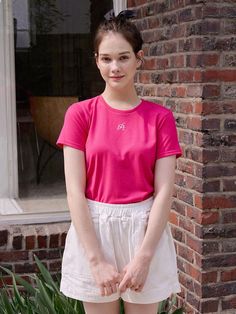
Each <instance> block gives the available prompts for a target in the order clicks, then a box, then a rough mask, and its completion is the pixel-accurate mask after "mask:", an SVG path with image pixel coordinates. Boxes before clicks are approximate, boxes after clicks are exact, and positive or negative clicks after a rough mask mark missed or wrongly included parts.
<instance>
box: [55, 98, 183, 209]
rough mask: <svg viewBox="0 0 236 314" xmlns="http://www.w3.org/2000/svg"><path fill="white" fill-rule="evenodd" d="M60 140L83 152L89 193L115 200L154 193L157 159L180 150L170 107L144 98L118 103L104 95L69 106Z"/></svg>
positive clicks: (100, 199)
mask: <svg viewBox="0 0 236 314" xmlns="http://www.w3.org/2000/svg"><path fill="white" fill-rule="evenodd" d="M57 144H58V145H59V146H60V147H63V145H67V146H70V147H73V148H76V149H79V150H82V151H84V152H85V157H86V168H87V183H86V193H85V195H86V197H87V198H89V199H92V200H95V201H98V202H103V203H111V204H125V203H135V202H139V201H142V200H145V199H147V198H149V197H150V196H152V195H153V192H154V168H155V161H156V159H158V158H162V157H166V156H170V155H176V156H177V157H179V156H180V155H181V150H180V147H179V143H178V139H177V132H176V126H175V120H174V117H173V114H172V112H171V111H170V110H169V109H166V108H164V107H162V106H161V105H157V104H155V103H152V102H149V101H146V100H142V101H141V103H140V104H139V105H138V106H136V107H135V108H133V109H131V110H119V109H114V108H112V107H111V106H110V105H108V104H107V103H106V102H105V100H104V99H103V97H102V96H101V95H99V96H97V97H94V98H91V99H88V100H84V101H81V102H78V103H75V104H73V105H71V106H70V107H69V109H68V110H67V113H66V115H65V121H64V126H63V128H62V130H61V133H60V136H59V138H58V141H57Z"/></svg>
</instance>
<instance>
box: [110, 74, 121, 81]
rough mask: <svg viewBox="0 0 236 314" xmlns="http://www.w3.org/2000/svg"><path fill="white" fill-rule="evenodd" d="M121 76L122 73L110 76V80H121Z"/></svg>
mask: <svg viewBox="0 0 236 314" xmlns="http://www.w3.org/2000/svg"><path fill="white" fill-rule="evenodd" d="M123 77H124V75H121V76H110V78H111V79H112V80H121V79H122V78H123Z"/></svg>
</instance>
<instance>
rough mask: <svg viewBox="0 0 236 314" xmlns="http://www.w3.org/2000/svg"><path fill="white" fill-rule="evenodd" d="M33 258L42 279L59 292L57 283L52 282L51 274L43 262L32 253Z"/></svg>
mask: <svg viewBox="0 0 236 314" xmlns="http://www.w3.org/2000/svg"><path fill="white" fill-rule="evenodd" d="M34 259H35V261H36V264H37V266H38V268H39V270H40V273H41V275H42V276H43V279H44V280H45V282H46V283H48V285H49V286H51V287H53V289H54V290H55V291H56V292H59V288H58V286H57V284H56V283H55V282H54V280H53V278H52V276H51V274H50V273H49V271H48V270H47V268H46V267H45V266H44V265H43V263H42V262H41V261H40V260H39V259H38V257H37V256H36V255H34Z"/></svg>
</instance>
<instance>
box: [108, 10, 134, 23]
mask: <svg viewBox="0 0 236 314" xmlns="http://www.w3.org/2000/svg"><path fill="white" fill-rule="evenodd" d="M136 16H137V14H136V12H135V11H133V10H123V11H121V12H120V13H119V14H118V15H117V16H116V17H115V12H114V10H113V9H112V10H110V11H108V12H107V13H106V14H105V15H104V18H105V20H107V21H111V20H113V19H116V20H126V19H127V20H128V19H132V18H134V17H136Z"/></svg>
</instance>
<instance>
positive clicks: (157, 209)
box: [119, 156, 176, 292]
mask: <svg viewBox="0 0 236 314" xmlns="http://www.w3.org/2000/svg"><path fill="white" fill-rule="evenodd" d="M175 161H176V156H168V157H165V158H160V159H158V160H157V161H156V165H155V177H154V187H155V194H154V197H155V198H154V202H153V205H152V208H151V211H150V215H149V220H148V226H147V230H146V233H145V237H144V239H143V242H142V245H141V247H140V248H139V251H138V252H137V254H136V256H135V257H134V259H133V260H132V261H131V262H130V263H129V264H128V265H127V266H126V268H125V270H124V273H125V275H124V277H123V280H122V282H121V283H120V286H119V289H120V290H121V292H123V291H125V290H126V289H127V288H130V287H131V289H133V290H135V291H141V290H142V288H143V286H144V283H145V280H146V277H147V274H148V270H149V265H150V262H151V259H152V257H153V255H154V253H155V250H156V247H157V244H158V242H159V240H160V238H161V235H162V233H163V231H164V229H165V227H166V224H167V222H168V218H169V214H170V208H171V201H172V193H173V186H174V177H175Z"/></svg>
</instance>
